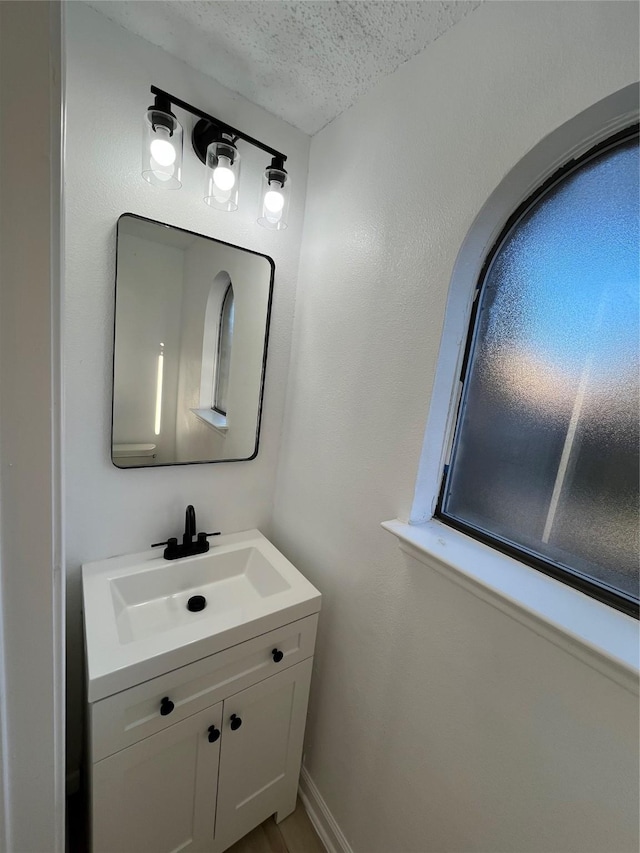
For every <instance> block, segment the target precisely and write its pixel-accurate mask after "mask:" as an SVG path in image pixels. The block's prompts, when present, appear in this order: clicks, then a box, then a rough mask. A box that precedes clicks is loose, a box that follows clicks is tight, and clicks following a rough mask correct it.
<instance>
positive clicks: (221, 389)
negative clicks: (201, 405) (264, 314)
mask: <svg viewBox="0 0 640 853" xmlns="http://www.w3.org/2000/svg"><path fill="white" fill-rule="evenodd" d="M233 309H234V306H233V285H231V284H230V285H229V287H227V290H226V293H225V295H224V299H223V300H222V310H221V312H220V324H219V326H218V349H217V357H216V370H215V386H214V391H213V406H212V407H211V408H212V409H213V410H214V411H215V412H219V413H220V414H221V415H226V414H227V397H228V391H229V371H230V368H231V342H232V339H233V313H234V310H233Z"/></svg>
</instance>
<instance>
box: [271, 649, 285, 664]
mask: <svg viewBox="0 0 640 853" xmlns="http://www.w3.org/2000/svg"><path fill="white" fill-rule="evenodd" d="M271 654H272V655H273V659H274V661H275V662H276V663H280V661H281V660H282V658H283V657H284V652H281V651H280V649H274V650H273V651H272V652H271Z"/></svg>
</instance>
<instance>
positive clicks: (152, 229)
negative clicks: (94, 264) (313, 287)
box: [111, 213, 274, 468]
mask: <svg viewBox="0 0 640 853" xmlns="http://www.w3.org/2000/svg"><path fill="white" fill-rule="evenodd" d="M273 272H274V264H273V261H272V260H271V258H268V257H267V256H266V255H260V254H258V253H256V252H252V251H250V250H248V249H241V248H240V247H238V246H231V245H229V244H228V243H222V242H220V241H219V240H213V239H212V238H210V237H204V236H202V235H200V234H193V233H191V232H190V231H184V230H182V229H180V228H174V227H172V226H169V225H163V224H162V223H160V222H154V221H152V220H149V219H144V218H142V217H140V216H135V215H134V214H129V213H126V214H123V215H122V216H121V217H120V219H119V220H118V253H117V264H116V310H115V344H114V366H113V374H114V376H113V425H112V438H111V440H112V448H111V453H112V457H111V458H112V460H113V463H114V465H116V466H117V467H118V468H132V467H145V466H157V465H180V464H187V463H194V462H224V461H231V460H244V459H252V458H253V457H254V456H255V455H256V453H257V451H258V437H259V429H260V412H261V406H262V390H263V384H264V367H265V363H266V353H267V336H268V326H269V313H270V308H271V294H272V289H273Z"/></svg>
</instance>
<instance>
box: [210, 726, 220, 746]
mask: <svg viewBox="0 0 640 853" xmlns="http://www.w3.org/2000/svg"><path fill="white" fill-rule="evenodd" d="M219 737H220V729H217V728H216V727H215V726H209V743H215V742H216V741H217V740H218V738H219Z"/></svg>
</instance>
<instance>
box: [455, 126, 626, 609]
mask: <svg viewBox="0 0 640 853" xmlns="http://www.w3.org/2000/svg"><path fill="white" fill-rule="evenodd" d="M638 168H639V163H638V141H637V139H633V140H632V141H627V142H625V143H622V144H619V145H618V146H617V147H615V148H613V149H610V150H609V151H607V152H605V153H602V154H600V155H599V156H597V157H596V158H593V159H591V160H588V161H587V162H585V163H584V164H583V165H582V166H580V168H579V169H578V170H576V171H574V172H572V173H570V174H569V175H568V176H567V177H566V178H564V179H563V180H562V181H561V183H559V184H557V185H556V186H555V187H554V188H553V189H552V190H550V191H549V192H548V193H547V194H546V195H544V196H543V197H542V198H541V199H540V200H539V201H538V202H537V203H536V204H535V205H534V206H533V207H532V208H530V209H529V210H528V212H527V213H526V214H525V216H524V217H523V218H522V219H521V220H520V221H519V223H518V224H517V225H516V226H515V227H514V228H513V229H512V230H511V231H510V232H509V234H508V235H507V238H506V239H505V240H504V242H503V244H502V246H501V247H500V249H499V251H498V252H497V254H496V255H495V257H494V259H493V261H492V264H491V266H490V269H489V271H488V273H487V276H486V278H485V281H484V284H483V288H482V292H481V296H480V305H479V308H478V314H477V319H476V325H475V332H474V340H473V345H472V350H471V358H470V365H469V368H468V370H467V375H466V378H465V386H464V392H463V398H462V402H461V407H460V414H459V419H458V425H457V429H456V436H455V439H454V449H453V454H452V459H451V465H450V468H449V474H448V477H447V480H446V485H445V492H444V498H443V504H442V512H443V514H444V515H445V516H449V517H451V518H452V519H457V520H459V521H462V522H463V523H465V524H468V525H471V526H472V527H475V528H477V529H479V530H480V531H483V532H485V533H487V534H489V535H491V536H493V537H497V538H498V539H501V540H504V541H505V542H507V543H513V544H515V545H516V546H519V547H521V548H523V549H524V550H525V551H529V552H531V553H532V554H534V555H537V556H540V557H542V558H544V559H545V560H547V561H549V562H550V563H552V564H556V565H560V566H565V567H569V568H571V569H574V570H577V571H579V572H581V573H584V574H585V575H587V576H589V577H590V578H593V579H596V580H597V581H599V582H602V583H604V584H606V585H608V586H610V587H612V588H614V589H615V590H618V591H622V592H624V593H627V594H629V595H631V596H633V597H636V598H637V595H638V546H639V542H638V509H639V507H638V485H639V475H638V438H639V436H638V405H639V381H638V376H639V353H638V340H639V324H638V316H639V305H638V293H639V281H638V278H639V276H638V250H639V227H638V217H639V185H638Z"/></svg>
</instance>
